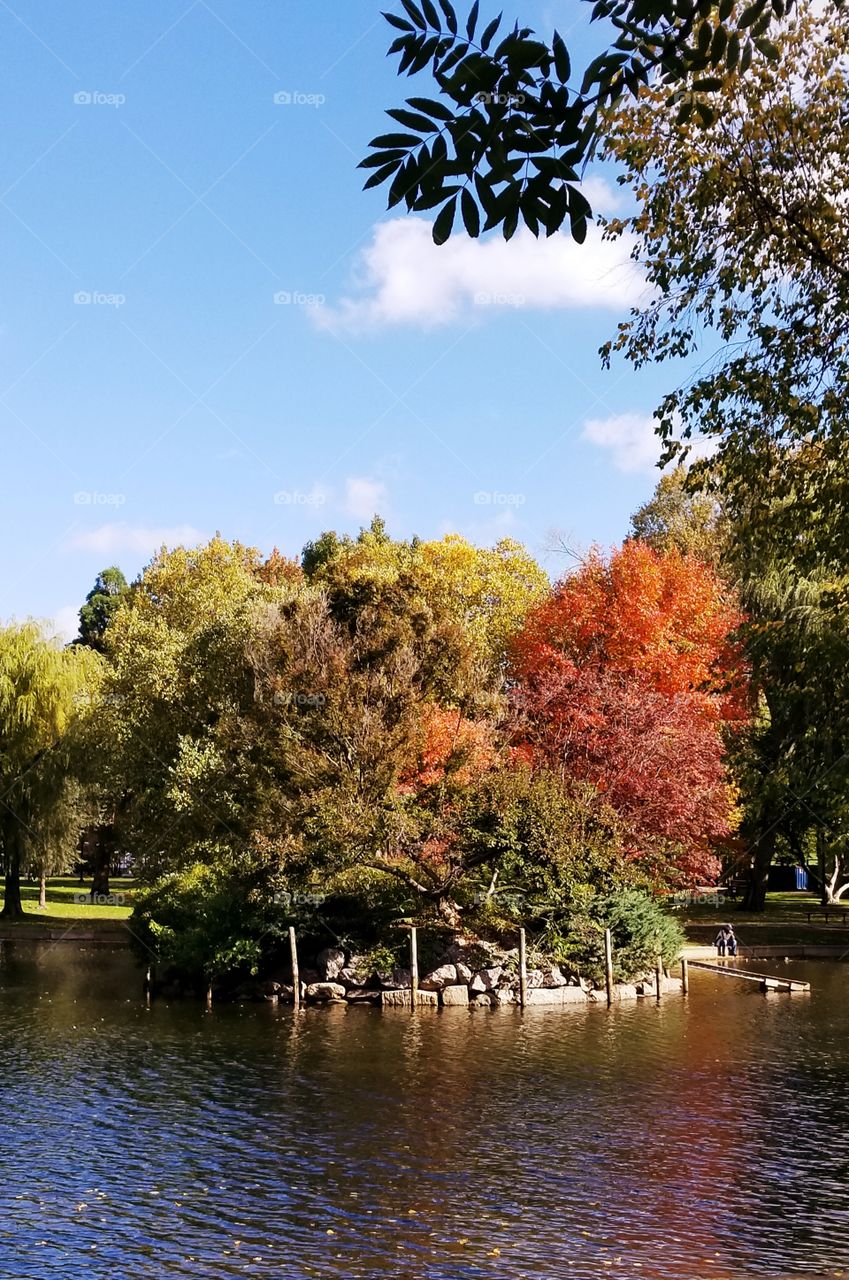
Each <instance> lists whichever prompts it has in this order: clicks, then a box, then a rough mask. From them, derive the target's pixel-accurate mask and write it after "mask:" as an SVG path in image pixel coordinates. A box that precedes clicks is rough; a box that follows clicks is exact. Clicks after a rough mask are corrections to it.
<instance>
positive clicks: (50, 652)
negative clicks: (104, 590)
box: [0, 621, 102, 919]
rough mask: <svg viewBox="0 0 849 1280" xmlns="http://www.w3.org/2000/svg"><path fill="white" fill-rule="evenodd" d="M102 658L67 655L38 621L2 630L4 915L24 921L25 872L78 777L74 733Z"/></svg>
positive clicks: (87, 708)
mask: <svg viewBox="0 0 849 1280" xmlns="http://www.w3.org/2000/svg"><path fill="white" fill-rule="evenodd" d="M101 661H102V660H101V659H100V657H99V656H98V655H97V654H95V653H93V652H92V651H91V650H89V649H85V648H67V649H64V648H61V647H60V644H59V642H58V641H56V640H55V639H52V638H50V637H48V636H46V635H45V634H44V632H43V631H42V629H41V628H40V627H39V625H38V624H37V623H35V622H31V621H30V622H23V623H11V624H10V625H8V626H5V627H2V628H0V850H1V851H2V858H3V871H4V874H5V893H4V905H3V911H2V915H3V916H4V917H5V918H6V919H20V918H21V917H22V916H23V914H24V912H23V905H22V903H21V873H22V871H23V870H24V869H25V868H27V867H28V866H30V865H32V862H33V861H37V860H38V859H39V849H40V848H42V846H43V841H44V839H45V835H46V833H47V832H48V831H50V830H51V829H52V826H51V819H50V815H51V813H52V812H53V811H54V810H56V809H57V808H58V806H60V805H62V804H63V803H64V789H65V787H66V785H67V784H68V781H69V779H70V778H71V776H72V763H73V752H74V731H75V728H76V726H77V725H78V724H79V723H80V722H81V721H82V720H84V718H85V717H86V716H87V715H88V714H90V712H91V710H92V708H93V706H94V702H95V697H96V692H97V687H98V683H99V675H100V667H101Z"/></svg>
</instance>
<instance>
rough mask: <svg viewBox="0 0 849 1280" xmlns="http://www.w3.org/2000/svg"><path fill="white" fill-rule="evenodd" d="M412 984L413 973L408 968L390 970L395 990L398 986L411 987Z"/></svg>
mask: <svg viewBox="0 0 849 1280" xmlns="http://www.w3.org/2000/svg"><path fill="white" fill-rule="evenodd" d="M412 985H413V975H412V974H411V972H410V970H409V969H398V968H395V969H393V970H392V986H393V987H394V988H395V989H396V990H397V989H398V988H399V987H411V986H412Z"/></svg>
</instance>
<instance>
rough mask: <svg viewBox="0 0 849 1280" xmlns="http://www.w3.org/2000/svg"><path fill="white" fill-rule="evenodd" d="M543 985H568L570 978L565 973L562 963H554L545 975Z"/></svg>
mask: <svg viewBox="0 0 849 1280" xmlns="http://www.w3.org/2000/svg"><path fill="white" fill-rule="evenodd" d="M542 985H543V986H544V987H568V986H569V979H568V978H567V977H566V976H565V975H564V973H563V971H562V970H561V968H560V965H558V964H553V965H552V966H551V968H550V969H549V971H548V973H547V974H546V975H545V979H544V981H543V984H542Z"/></svg>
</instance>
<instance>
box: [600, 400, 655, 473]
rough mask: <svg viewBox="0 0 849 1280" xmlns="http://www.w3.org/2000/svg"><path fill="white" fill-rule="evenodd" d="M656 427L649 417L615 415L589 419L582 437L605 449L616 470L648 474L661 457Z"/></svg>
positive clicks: (642, 415)
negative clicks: (655, 431)
mask: <svg viewBox="0 0 849 1280" xmlns="http://www.w3.org/2000/svg"><path fill="white" fill-rule="evenodd" d="M655 426H656V422H655V419H654V418H652V417H650V416H649V415H648V414H645V413H618V414H613V415H612V416H611V417H609V418H589V419H588V420H587V421H586V422H585V423H584V427H583V430H582V432H581V438H582V439H583V440H589V442H590V443H591V444H595V445H598V447H599V448H600V449H607V450H608V451H609V452H610V454H611V456H612V458H613V465H614V466H615V467H616V470H617V471H625V472H631V473H633V472H643V473H647V472H651V471H653V470H654V468H655V466H656V464H657V460H658V458H659V457H660V450H661V444H660V440H659V439H658V438H657V436H656V435H655V433H654V429H655Z"/></svg>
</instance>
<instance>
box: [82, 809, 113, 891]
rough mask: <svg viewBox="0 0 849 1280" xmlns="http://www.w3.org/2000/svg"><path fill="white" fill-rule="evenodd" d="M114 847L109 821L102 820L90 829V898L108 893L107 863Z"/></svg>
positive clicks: (110, 858)
mask: <svg viewBox="0 0 849 1280" xmlns="http://www.w3.org/2000/svg"><path fill="white" fill-rule="evenodd" d="M114 849H115V838H114V829H113V827H112V825H111V823H106V822H103V823H100V824H99V825H98V826H96V827H92V828H91V829H90V838H89V842H88V851H89V852H88V856H89V858H90V860H91V863H92V881H91V896H92V898H95V897H99V896H100V895H101V894H103V895H104V896H105V895H106V894H108V893H109V864H110V862H111V860H112V853H113V851H114Z"/></svg>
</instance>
